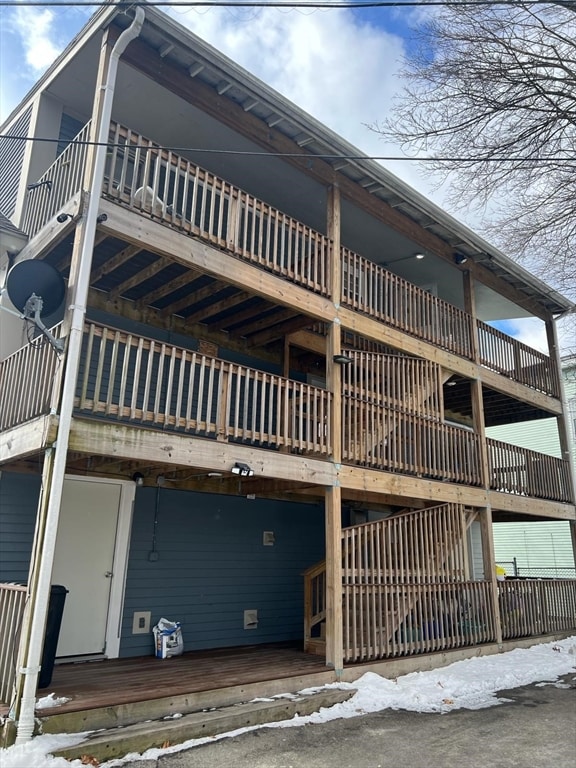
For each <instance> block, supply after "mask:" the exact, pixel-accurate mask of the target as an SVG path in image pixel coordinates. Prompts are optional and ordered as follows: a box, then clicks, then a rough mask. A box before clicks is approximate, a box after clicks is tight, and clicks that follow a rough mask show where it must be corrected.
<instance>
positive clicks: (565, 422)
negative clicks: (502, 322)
mask: <svg viewBox="0 0 576 768" xmlns="http://www.w3.org/2000/svg"><path fill="white" fill-rule="evenodd" d="M546 336H547V339H548V352H549V354H550V360H551V362H552V365H554V366H555V369H556V371H557V376H558V382H559V386H560V400H561V402H562V414H561V415H560V416H557V417H556V423H557V426H558V439H559V441H560V450H561V452H562V458H563V459H564V460H565V461H567V462H568V467H569V468H568V476H569V478H570V484H571V489H570V490H571V496H572V503H576V457H575V456H574V454H573V450H574V449H573V447H572V443H571V441H570V424H569V418H570V412H569V409H568V402H567V399H566V390H565V388H564V374H563V372H562V362H561V360H560V353H559V351H558V333H557V330H556V323H555V322H554V318H549V319H548V320H546ZM573 536H574V534H573ZM572 541H573V546H574V547H575V549H574V559H575V563H576V541H575V540H574V538H573V539H572Z"/></svg>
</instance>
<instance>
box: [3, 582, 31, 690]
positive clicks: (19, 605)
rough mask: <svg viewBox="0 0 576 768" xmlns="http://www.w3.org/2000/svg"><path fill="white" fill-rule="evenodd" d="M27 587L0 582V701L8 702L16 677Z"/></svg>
mask: <svg viewBox="0 0 576 768" xmlns="http://www.w3.org/2000/svg"><path fill="white" fill-rule="evenodd" d="M26 593H27V588H26V587H25V586H22V585H21V584H0V702H3V703H4V704H10V703H11V699H12V694H13V687H14V680H15V679H16V664H17V655H18V642H19V639H20V628H21V626H22V618H23V616H24V609H25V607H26Z"/></svg>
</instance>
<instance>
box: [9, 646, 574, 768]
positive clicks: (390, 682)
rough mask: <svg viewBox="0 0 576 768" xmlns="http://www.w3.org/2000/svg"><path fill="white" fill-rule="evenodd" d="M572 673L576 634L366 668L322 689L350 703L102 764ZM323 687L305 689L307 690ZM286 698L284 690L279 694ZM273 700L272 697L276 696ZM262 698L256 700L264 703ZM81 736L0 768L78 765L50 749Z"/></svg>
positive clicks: (37, 748) (22, 748) (53, 742)
mask: <svg viewBox="0 0 576 768" xmlns="http://www.w3.org/2000/svg"><path fill="white" fill-rule="evenodd" d="M571 672H576V636H575V637H571V638H568V639H566V640H561V641H559V642H556V643H546V644H544V645H534V646H532V647H531V648H516V649H515V650H513V651H509V652H507V653H502V654H496V655H492V656H484V657H475V658H472V659H466V660H464V661H457V662H455V663H454V664H450V665H449V666H447V667H441V668H439V669H433V670H431V671H429V672H411V673H410V674H408V675H402V676H401V677H397V678H395V679H387V678H384V677H380V676H379V675H376V674H374V673H373V672H367V673H366V674H364V675H362V677H360V678H359V679H358V680H356V682H354V683H353V684H348V683H341V684H336V683H334V684H331V685H328V686H325V687H326V688H349V689H352V688H356V689H357V692H356V694H355V695H354V696H352V698H350V699H348V701H345V702H343V703H342V704H336V705H335V706H333V707H330V708H329V709H321V710H320V711H318V712H315V713H314V714H312V715H308V716H306V717H300V716H298V715H296V717H294V718H293V719H292V720H284V721H282V722H280V723H268V724H267V725H265V726H253V727H250V728H239V729H238V730H236V731H231V732H230V733H225V734H221V735H219V736H215V737H211V738H203V739H192V740H190V741H187V742H184V743H183V744H178V745H175V746H173V747H168V748H167V749H149V750H148V751H147V752H145V753H144V754H143V755H141V756H140V755H135V754H132V755H127V756H126V757H124V758H122V759H121V760H112V761H110V762H108V763H104V764H103V765H102V766H101V768H114V766H120V765H123V764H129V763H130V761H132V760H135V759H137V758H140V757H142V758H144V759H149V760H154V759H156V758H158V757H159V756H160V755H162V754H167V753H169V752H178V751H181V750H183V749H190V747H194V746H199V745H200V744H205V743H207V742H210V741H215V740H216V739H222V738H226V737H230V736H237V735H239V734H241V733H245V732H246V731H252V730H255V728H264V727H265V728H290V727H294V726H300V725H305V724H306V723H325V722H328V721H329V720H336V719H338V718H344V717H358V716H360V715H364V714H366V713H368V712H378V711H380V710H383V709H404V710H410V711H412V712H436V713H439V714H443V713H446V712H451V711H453V710H455V709H462V708H464V709H481V708H484V707H491V706H494V705H497V704H500V703H502V702H503V701H506V699H499V698H498V697H497V695H496V694H497V692H498V691H502V690H506V689H511V688H518V687H520V686H522V685H529V684H531V683H538V684H539V685H554V684H556V685H558V686H559V687H565V685H566V684H564V683H561V682H560V683H555V681H556V680H557V679H558V677H560V676H562V675H567V674H570V673H571ZM317 690H321V689H320V688H308V689H306V691H307V692H312V691H317ZM281 695H282V696H286V695H287V694H281ZM275 698H276V697H275ZM262 700H263V699H258V701H262ZM84 736H85V734H70V735H66V734H64V735H55V736H53V735H50V736H48V735H47V736H37V737H36V738H35V739H33V741H30V742H28V743H26V744H22V745H18V746H14V747H10V748H9V749H0V765H1V766H2V768H81V766H82V763H81V762H80V760H73V761H71V762H68V761H67V760H64V759H63V758H58V757H53V756H52V755H51V752H53V751H55V750H57V749H58V748H61V747H64V746H68V745H71V744H74V743H77V742H78V741H81V740H82V739H83V738H84Z"/></svg>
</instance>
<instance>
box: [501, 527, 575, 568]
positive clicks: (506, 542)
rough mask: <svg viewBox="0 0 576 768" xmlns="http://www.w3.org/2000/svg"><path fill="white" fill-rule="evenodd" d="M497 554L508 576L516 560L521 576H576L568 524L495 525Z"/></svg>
mask: <svg viewBox="0 0 576 768" xmlns="http://www.w3.org/2000/svg"><path fill="white" fill-rule="evenodd" d="M494 551H495V555H496V562H497V563H501V564H502V565H503V567H504V568H505V570H506V573H507V574H508V575H514V571H513V567H512V565H511V564H510V565H509V563H511V562H512V561H513V560H514V558H516V562H517V565H518V569H519V575H520V576H557V577H562V576H565V577H569V576H570V577H573V576H576V571H575V569H574V555H573V553H572V541H571V537H570V523H569V522H568V521H564V520H554V521H552V520H551V521H547V522H534V523H495V524H494ZM523 569H529V570H523ZM539 569H542V570H539Z"/></svg>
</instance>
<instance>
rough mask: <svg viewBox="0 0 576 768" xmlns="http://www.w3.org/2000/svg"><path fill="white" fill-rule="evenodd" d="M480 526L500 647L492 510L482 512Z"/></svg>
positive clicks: (500, 631)
mask: <svg viewBox="0 0 576 768" xmlns="http://www.w3.org/2000/svg"><path fill="white" fill-rule="evenodd" d="M480 526H481V531H482V557H483V561H484V579H485V580H486V581H489V582H490V591H491V595H492V606H493V611H494V615H493V619H494V633H495V637H496V642H497V643H498V645H502V622H501V620H500V608H499V601H498V580H497V579H496V558H495V556H494V531H493V528H492V508H491V507H486V508H485V509H481V510H480Z"/></svg>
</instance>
